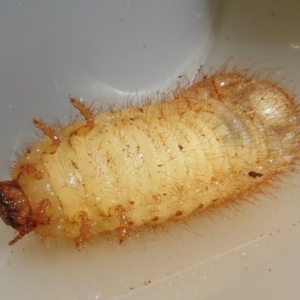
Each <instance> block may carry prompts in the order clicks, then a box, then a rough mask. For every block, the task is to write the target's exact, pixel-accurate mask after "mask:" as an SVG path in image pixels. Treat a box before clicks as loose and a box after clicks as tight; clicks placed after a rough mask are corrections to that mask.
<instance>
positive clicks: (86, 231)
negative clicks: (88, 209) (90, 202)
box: [75, 212, 91, 249]
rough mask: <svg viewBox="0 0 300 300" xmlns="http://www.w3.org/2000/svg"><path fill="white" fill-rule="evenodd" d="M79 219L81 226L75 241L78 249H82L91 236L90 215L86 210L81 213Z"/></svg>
mask: <svg viewBox="0 0 300 300" xmlns="http://www.w3.org/2000/svg"><path fill="white" fill-rule="evenodd" d="M79 219H80V222H81V227H80V233H79V236H78V237H77V238H76V239H75V243H76V248H77V249H82V248H84V245H85V243H86V242H87V241H88V240H89V239H90V237H91V226H90V224H89V219H88V215H87V214H86V213H85V212H82V213H81V214H80V217H79Z"/></svg>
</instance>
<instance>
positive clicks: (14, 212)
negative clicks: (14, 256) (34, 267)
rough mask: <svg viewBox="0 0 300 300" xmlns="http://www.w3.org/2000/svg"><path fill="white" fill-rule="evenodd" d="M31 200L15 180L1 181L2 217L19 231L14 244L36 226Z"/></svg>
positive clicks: (0, 200) (0, 210)
mask: <svg viewBox="0 0 300 300" xmlns="http://www.w3.org/2000/svg"><path fill="white" fill-rule="evenodd" d="M31 215H32V212H31V207H30V205H29V201H28V199H27V197H26V195H25V194H24V193H23V191H22V189H21V187H20V186H19V185H18V184H17V183H16V182H14V181H4V182H0V217H1V219H2V220H3V221H4V223H5V224H7V225H9V226H11V227H12V228H14V229H16V230H17V231H19V235H18V236H17V237H16V238H15V239H14V240H13V241H12V242H11V243H10V244H13V243H14V242H16V241H17V240H19V239H20V238H22V237H23V236H24V235H25V234H27V233H29V232H30V231H32V229H33V228H34V227H35V225H34V223H33V222H32V218H31Z"/></svg>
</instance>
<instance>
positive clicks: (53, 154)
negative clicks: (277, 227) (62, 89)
mask: <svg viewBox="0 0 300 300" xmlns="http://www.w3.org/2000/svg"><path fill="white" fill-rule="evenodd" d="M71 102H72V104H73V105H74V106H75V107H76V108H77V109H79V110H80V112H81V113H82V115H83V116H84V119H85V120H83V121H74V122H72V123H71V124H70V125H68V126H65V127H57V126H56V127H55V126H52V127H51V126H49V127H48V126H47V125H45V124H43V122H42V121H38V120H35V124H36V126H37V127H38V128H40V129H41V130H42V131H43V132H44V133H45V135H46V136H45V137H44V138H43V139H42V140H41V141H39V142H37V143H36V144H34V145H32V146H31V147H30V148H29V149H28V150H27V151H26V152H25V153H24V154H23V155H22V156H21V157H20V158H19V160H18V161H17V162H16V164H15V165H14V166H13V167H12V169H11V175H12V181H11V182H3V183H0V190H1V195H2V198H1V199H2V200H1V199H0V204H2V207H1V205H0V207H1V209H0V214H1V216H2V218H3V220H4V221H5V222H6V223H7V224H9V225H11V226H12V227H14V228H15V229H17V230H18V231H19V236H18V237H17V238H16V239H15V240H14V241H12V243H14V242H15V241H16V240H18V239H19V238H21V237H22V236H23V235H24V234H26V233H28V232H30V231H32V230H34V231H35V232H36V234H38V236H40V237H41V238H43V237H48V236H53V237H58V236H64V237H67V238H69V239H72V240H75V242H76V244H77V246H78V247H81V246H83V245H84V243H85V242H86V241H87V240H89V239H90V238H91V237H93V236H95V235H97V234H99V233H101V232H112V231H115V230H116V231H117V232H118V235H119V238H120V241H123V240H124V239H125V238H126V236H127V235H128V233H129V232H130V231H131V230H136V228H138V227H140V226H150V227H155V226H157V225H160V224H162V223H164V222H166V221H168V220H171V221H176V220H179V219H181V218H183V217H185V216H188V215H190V214H191V213H193V212H195V211H205V210H206V209H207V208H209V207H213V206H216V205H219V204H221V203H226V202H229V201H235V200H237V199H239V198H245V197H246V196H248V195H250V194H252V193H254V192H261V191H263V188H264V186H266V185H268V184H269V183H270V182H271V180H273V179H274V178H275V177H276V176H277V175H280V174H283V173H284V172H286V171H289V170H292V169H293V167H294V165H295V162H296V160H298V159H299V145H300V135H299V131H300V121H299V108H298V106H297V105H296V103H295V101H294V99H293V98H292V97H291V96H290V95H289V94H288V93H287V92H286V91H284V90H283V89H282V88H281V87H280V86H278V85H277V84H275V83H272V82H269V81H268V80H265V79H261V78H258V77H255V76H247V75H245V74H242V73H239V72H236V71H231V72H228V71H225V70H223V69H222V70H220V71H218V72H217V73H215V74H213V75H211V76H209V77H204V78H203V80H202V81H200V82H198V83H195V84H192V85H190V86H188V87H181V88H178V89H177V90H175V91H174V92H173V93H172V94H168V95H166V94H165V95H162V99H160V101H159V102H156V101H154V100H153V99H148V100H147V101H146V102H145V103H144V105H142V106H140V107H135V106H131V105H128V106H127V107H125V108H123V109H121V110H110V111H102V112H100V113H98V114H94V113H93V111H92V109H90V108H88V107H87V106H85V105H84V104H82V103H81V102H80V101H78V100H76V99H71ZM12 183H13V184H14V187H13V188H12V187H11V185H12ZM13 189H14V190H13ZM16 190H17V191H19V192H20V193H22V196H21V197H20V196H19V198H18V199H21V198H22V199H23V198H24V199H23V200H24V201H23V202H22V205H21V204H20V205H19V206H20V207H21V208H19V209H15V210H14V214H13V215H12V213H11V212H10V211H9V210H8V209H7V207H8V206H9V205H8V204H6V205H4V204H3V203H4V202H5V201H6V202H9V201H8V200H9V199H11V202H9V203H10V204H11V205H12V206H13V204H15V203H16V198H14V196H8V195H9V193H10V194H11V193H12V191H16ZM28 207H29V208H28ZM26 209H27V210H26ZM11 211H12V210H11ZM16 212H20V214H19V215H18V214H17V213H16ZM20 215H22V218H21V217H20ZM17 217H18V218H17Z"/></svg>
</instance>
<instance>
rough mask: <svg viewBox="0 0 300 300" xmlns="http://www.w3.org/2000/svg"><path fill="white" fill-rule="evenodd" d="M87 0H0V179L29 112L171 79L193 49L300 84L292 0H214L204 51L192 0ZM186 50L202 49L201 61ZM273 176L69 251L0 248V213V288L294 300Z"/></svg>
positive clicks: (298, 215) (285, 224) (285, 228)
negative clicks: (267, 182) (207, 207)
mask: <svg viewBox="0 0 300 300" xmlns="http://www.w3.org/2000/svg"><path fill="white" fill-rule="evenodd" d="M154 2H155V3H154ZM177 2H178V3H177ZM96 3H98V2H95V1H76V2H74V3H73V4H72V5H71V4H70V3H68V4H66V1H60V2H57V1H34V0H27V1H24V2H22V3H13V1H9V2H6V3H3V5H2V7H1V11H0V26H1V28H2V29H1V33H0V45H1V46H0V49H1V55H0V66H1V69H2V72H1V74H0V90H1V101H0V117H1V119H0V120H1V125H2V126H1V127H0V137H1V141H2V142H1V156H0V162H1V164H0V165H1V170H4V171H3V172H2V175H3V177H5V178H7V175H8V170H7V161H8V160H9V159H10V156H11V151H12V149H17V148H20V146H21V145H22V141H23V140H27V138H28V137H29V138H31V137H34V134H32V133H30V132H31V131H30V119H31V118H32V117H43V118H45V119H46V120H47V121H51V120H52V119H51V118H52V117H57V118H58V119H62V120H64V121H65V122H66V121H67V120H68V119H67V117H66V116H68V115H69V111H70V110H69V105H68V103H67V101H66V100H67V97H68V94H69V93H70V94H72V95H73V96H78V97H83V98H84V99H86V100H90V99H91V100H94V99H96V100H99V101H100V100H103V99H106V97H112V96H115V95H116V94H121V93H122V91H130V92H134V91H135V90H137V91H149V90H153V89H154V88H155V87H157V86H168V85H169V84H170V85H171V82H172V80H174V79H175V81H176V79H177V76H178V75H179V74H180V75H181V74H182V73H183V72H185V71H186V70H187V72H186V73H187V74H194V73H195V72H196V71H197V68H198V67H199V64H200V61H201V60H203V59H204V58H206V64H205V65H206V67H207V68H208V69H209V67H210V66H214V67H217V66H220V65H221V64H222V63H224V61H226V60H227V59H228V57H229V56H234V58H235V59H236V61H237V62H246V63H245V65H247V66H249V65H250V66H253V68H254V69H256V70H257V69H265V70H267V71H270V70H274V72H275V73H276V71H278V69H280V71H279V72H278V74H274V76H273V77H275V78H278V79H280V78H284V77H285V78H286V79H285V81H284V85H285V86H288V87H289V88H290V89H291V90H292V91H295V92H296V93H300V90H299V86H300V85H299V83H300V73H299V70H300V57H299V51H298V49H299V46H298V45H300V30H299V28H300V3H299V1H296V0H289V1H281V0H264V1H252V0H249V1H248V0H247V1H239V0H228V1H221V3H220V4H219V9H218V12H217V14H215V16H217V17H218V22H217V23H216V24H215V25H214V26H213V27H212V29H213V31H212V33H213V35H214V37H215V39H214V43H213V47H212V48H211V50H210V51H207V49H206V48H205V46H207V45H200V46H199V43H200V44H201V41H199V39H200V37H201V33H199V32H200V31H201V29H202V30H203V28H205V29H207V28H209V24H210V23H206V22H207V21H205V16H207V13H205V11H204V12H203V11H201V12H199V10H200V9H201V8H203V7H204V6H205V4H206V1H196V0H195V1H185V2H182V1H176V4H175V3H174V2H172V3H171V2H168V1H166V4H162V2H160V1H152V2H151V3H154V4H153V6H152V4H144V3H143V2H141V1H123V2H122V4H121V2H119V1H113V0H110V1H103V2H101V5H102V6H101V5H100V4H99V6H101V11H100V10H99V7H98V4H96ZM99 3H100V2H99ZM102 3H103V4H102ZM149 3H150V2H149ZM143 5H146V7H145V6H143ZM201 5H203V6H201ZM203 9H204V8H203ZM199 13H200V14H201V18H199V17H198V15H199ZM212 15H213V14H212ZM191 16H194V18H192V20H191ZM120 18H122V20H120ZM172 20H173V21H172ZM174 20H175V21H174ZM202 22H204V23H202ZM153 23H155V26H154V27H152V24H153ZM70 24H71V25H72V26H71V25H70ZM120 24H122V25H120ZM206 26H208V27H206ZM107 28H109V30H108V31H107ZM151 30H152V31H151ZM199 30H200V31H199ZM155 33H159V34H157V35H155ZM97 35H99V36H98V39H95V37H96V36H97ZM91 36H92V38H91ZM66 37H67V39H66ZM210 38H211V37H208V36H206V38H205V39H204V41H203V43H204V44H205V43H206V41H209V40H210ZM144 45H145V46H146V47H144ZM199 49H202V51H204V52H205V53H204V54H203V57H201V58H199V56H198V53H199V51H200V50H199ZM204 49H205V50H204ZM196 55H197V57H195V56H196ZM193 61H195V63H193ZM277 68H278V69H277ZM276 69H277V70H276ZM3 70H5V71H3ZM193 72H194V73H193ZM107 87H108V89H107ZM107 90H110V92H111V90H113V91H115V92H113V93H112V94H109V92H107ZM100 96H101V98H100ZM23 127H24V128H26V130H27V129H28V131H26V130H25V129H24V131H22V128H23ZM20 132H21V133H20ZM16 140H17V141H18V142H17V145H16V147H14V145H15V142H16ZM282 186H283V187H282V189H280V190H279V189H275V191H274V192H273V194H272V195H270V197H259V199H257V201H255V205H251V204H247V203H244V204H242V205H241V206H237V207H236V208H235V209H233V208H232V209H231V210H229V211H226V212H224V213H223V214H221V215H208V216H203V217H201V218H196V219H192V220H190V221H189V223H188V227H187V228H183V227H176V226H175V227H172V228H166V229H165V230H163V231H156V232H154V233H148V234H145V235H143V236H142V237H140V238H138V239H133V241H132V242H131V243H129V244H128V245H125V246H122V247H119V246H118V245H110V244H108V243H102V241H101V240H100V241H98V242H96V243H95V244H93V245H92V246H91V247H88V248H87V249H86V250H83V251H81V252H78V251H77V250H75V249H73V247H71V246H65V245H60V244H58V245H55V243H54V244H53V243H50V244H49V246H48V244H47V241H46V242H45V243H44V244H40V243H38V242H37V241H36V239H35V238H34V237H33V236H29V237H28V238H25V239H24V240H22V241H20V242H19V243H18V244H16V245H15V246H13V247H8V246H7V243H8V241H9V240H10V239H11V238H12V234H13V233H12V230H10V229H9V228H8V227H5V226H4V225H3V224H2V223H1V224H0V230H1V239H0V274H1V281H0V290H1V297H2V298H3V299H25V300H27V299H28V300H29V299H30V300H32V299H45V300H53V299H63V300H69V299H130V300H133V299H172V300H173V299H209V300H216V299H221V300H227V299H228V300H229V299H230V300H235V299H286V300H291V299H298V298H299V297H298V295H299V293H300V286H299V284H298V278H299V274H300V263H299V259H298V253H299V251H300V227H299V226H300V225H299V222H300V205H299V197H298V195H299V193H300V184H299V177H297V176H295V177H293V178H287V179H286V182H285V183H284V184H282Z"/></svg>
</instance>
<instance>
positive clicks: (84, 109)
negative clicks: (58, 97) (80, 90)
mask: <svg viewBox="0 0 300 300" xmlns="http://www.w3.org/2000/svg"><path fill="white" fill-rule="evenodd" d="M70 102H71V104H72V105H73V106H74V107H75V108H76V109H78V110H79V112H80V113H81V114H82V116H83V117H84V119H85V121H86V124H87V126H85V127H82V128H81V129H78V130H76V131H74V132H73V133H72V135H74V134H76V135H79V136H85V135H86V134H88V133H89V132H90V130H91V129H93V127H94V118H95V116H94V114H93V112H92V109H91V108H90V107H88V106H86V105H85V104H84V103H82V102H81V101H80V100H78V99H77V98H70Z"/></svg>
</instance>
